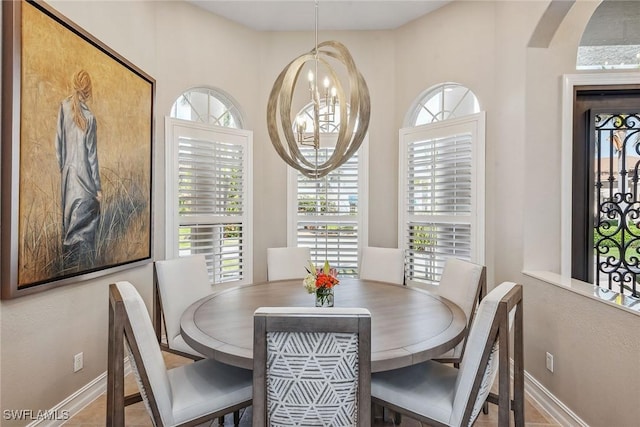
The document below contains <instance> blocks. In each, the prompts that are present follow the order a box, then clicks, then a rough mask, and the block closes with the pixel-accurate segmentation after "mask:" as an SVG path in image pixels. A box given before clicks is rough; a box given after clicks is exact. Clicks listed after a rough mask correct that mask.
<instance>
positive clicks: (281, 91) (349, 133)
mask: <svg viewBox="0 0 640 427" xmlns="http://www.w3.org/2000/svg"><path fill="white" fill-rule="evenodd" d="M321 48H325V49H321ZM327 58H332V59H334V60H336V61H339V62H340V63H342V64H343V65H344V67H345V69H346V71H347V75H348V81H349V97H348V98H347V97H346V96H345V92H344V88H343V85H342V84H341V83H340V79H339V78H338V74H337V73H336V71H335V70H334V69H333V67H332V66H331V63H330V62H329V61H328V60H327ZM311 61H314V62H315V63H316V67H317V63H318V62H320V63H321V64H322V65H323V66H324V68H325V69H326V70H327V72H328V73H329V74H330V75H331V79H332V81H334V82H335V84H336V86H335V88H336V97H337V102H338V104H339V105H340V106H341V108H340V127H339V131H338V140H337V143H336V146H335V149H334V151H333V154H332V155H331V156H330V157H329V158H328V159H327V160H326V161H325V162H323V163H318V162H317V161H316V162H315V163H313V162H311V161H309V160H308V159H307V158H306V157H305V156H304V154H303V153H302V151H301V150H300V148H299V147H298V141H297V140H296V137H295V135H294V131H293V128H294V126H293V121H292V117H291V104H292V101H293V93H294V88H295V87H296V84H297V82H298V78H299V77H300V72H301V70H302V68H303V67H304V66H305V64H306V63H307V62H311ZM313 103H314V130H313V137H314V146H315V147H314V148H315V149H316V150H317V149H318V145H319V125H318V116H319V110H320V107H321V106H320V102H319V100H318V97H317V94H315V95H314V96H313ZM370 105H371V101H370V96H369V89H368V87H367V84H366V82H365V80H364V77H363V76H362V74H361V73H360V72H359V71H358V69H357V68H356V66H355V62H354V61H353V58H352V56H351V54H350V53H349V50H348V49H347V48H346V47H345V46H344V45H343V44H342V43H339V42H337V41H325V42H322V43H320V44H318V45H317V47H316V48H315V49H313V50H311V51H310V52H308V53H305V54H303V55H300V56H299V57H297V58H295V59H294V60H293V61H291V62H290V63H289V64H288V65H287V66H286V67H285V68H284V69H283V70H282V72H281V73H280V75H279V76H278V78H277V79H276V81H275V83H274V85H273V88H272V89H271V94H270V95H269V100H268V103H267V128H268V132H269V137H270V139H271V143H272V144H273V146H274V148H275V150H276V152H277V153H278V155H279V156H280V157H281V158H282V159H283V160H284V161H285V162H286V163H287V164H288V165H289V166H291V167H293V168H295V169H297V170H299V171H300V172H301V173H302V174H303V175H305V176H307V177H309V178H321V177H323V176H325V175H327V174H328V173H329V172H331V171H332V170H334V169H336V168H338V167H340V166H341V165H342V164H343V163H344V162H346V161H347V160H348V159H349V158H350V157H351V156H352V155H353V154H355V152H356V151H357V150H358V148H359V147H360V145H361V144H362V141H363V140H364V136H365V134H366V132H367V129H368V127H369V120H370V115H371V108H370ZM346 106H348V107H349V109H348V108H346ZM348 110H349V111H348ZM278 118H279V120H278ZM281 135H282V136H283V137H284V141H285V142H286V145H285V144H283V141H282V138H281Z"/></svg>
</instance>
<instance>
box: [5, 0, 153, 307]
mask: <svg viewBox="0 0 640 427" xmlns="http://www.w3.org/2000/svg"><path fill="white" fill-rule="evenodd" d="M2 8H3V9H2V20H3V22H2V30H3V34H2V43H3V57H2V95H3V96H2V158H1V164H2V175H1V181H0V182H1V186H0V191H1V199H0V200H1V227H0V237H1V244H2V246H1V258H0V262H1V264H0V268H1V272H0V275H1V278H2V292H1V296H2V298H3V299H6V298H14V297H18V296H22V295H27V294H31V293H34V292H38V291H43V290H46V289H50V288H52V287H57V286H61V285H65V284H69V283H76V282H79V281H82V280H86V279H91V278H95V277H98V276H101V275H104V274H108V273H112V272H115V271H119V270H123V269H126V268H131V267H134V266H138V265H141V264H145V263H148V262H150V261H151V259H152V228H151V227H152V157H153V140H154V129H153V127H154V101H155V80H154V79H153V78H151V77H150V76H148V75H147V74H146V73H144V72H143V71H142V70H140V69H139V68H137V67H136V66H135V65H133V64H131V63H130V62H129V61H127V60H126V59H125V58H124V57H122V56H120V55H119V54H118V53H116V52H115V51H113V50H112V49H111V48H109V47H108V46H106V45H105V44H103V43H102V42H100V41H99V40H97V39H96V38H95V37H93V36H92V35H90V34H89V33H88V32H86V31H85V30H83V29H82V28H80V27H79V26H78V25H76V24H75V23H73V22H71V21H70V20H69V19H67V18H66V17H65V16H63V15H61V14H60V13H59V12H57V11H56V10H55V9H53V8H52V7H51V6H49V5H47V4H46V3H44V2H41V1H31V0H28V1H6V2H3V4H2Z"/></svg>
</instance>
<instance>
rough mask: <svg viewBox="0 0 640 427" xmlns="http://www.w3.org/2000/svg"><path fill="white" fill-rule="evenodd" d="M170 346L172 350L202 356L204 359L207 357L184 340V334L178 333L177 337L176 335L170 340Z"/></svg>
mask: <svg viewBox="0 0 640 427" xmlns="http://www.w3.org/2000/svg"><path fill="white" fill-rule="evenodd" d="M169 348H170V349H172V350H177V351H181V352H183V353H187V354H191V355H193V356H197V357H201V358H203V359H205V358H206V356H205V355H203V354H200V353H198V352H197V351H195V350H194V349H193V348H191V346H190V345H189V344H187V343H186V342H185V341H184V338H182V335H178V336H177V337H174V338H173V340H171V342H169Z"/></svg>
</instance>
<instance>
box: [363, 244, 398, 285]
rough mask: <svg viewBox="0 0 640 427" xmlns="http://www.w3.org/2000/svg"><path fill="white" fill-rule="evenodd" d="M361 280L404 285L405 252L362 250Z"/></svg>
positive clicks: (385, 249)
mask: <svg viewBox="0 0 640 427" xmlns="http://www.w3.org/2000/svg"><path fill="white" fill-rule="evenodd" d="M359 271H360V278H361V279H364V280H377V281H380V282H387V283H395V284H396V285H402V284H404V251H403V250H402V249H397V248H377V247H373V246H365V247H364V248H362V262H361V263H360V270H359Z"/></svg>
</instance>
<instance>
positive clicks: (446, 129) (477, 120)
mask: <svg viewBox="0 0 640 427" xmlns="http://www.w3.org/2000/svg"><path fill="white" fill-rule="evenodd" d="M399 158H400V163H401V164H400V174H401V176H400V191H399V197H400V200H399V204H398V206H399V209H400V212H399V218H400V219H401V220H400V223H399V230H398V239H399V245H400V246H399V247H401V248H404V250H405V257H406V260H405V263H406V269H407V281H409V282H410V281H417V282H423V283H430V284H437V283H438V282H439V281H440V276H441V274H442V269H443V268H444V263H445V261H446V259H447V258H450V257H454V258H460V259H466V260H471V261H474V262H477V263H481V264H482V263H484V249H483V247H484V113H478V114H473V115H470V116H466V117H464V118H461V119H455V120H447V121H443V122H437V123H433V124H429V125H424V126H419V127H412V128H405V129H402V130H400V157H399Z"/></svg>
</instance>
